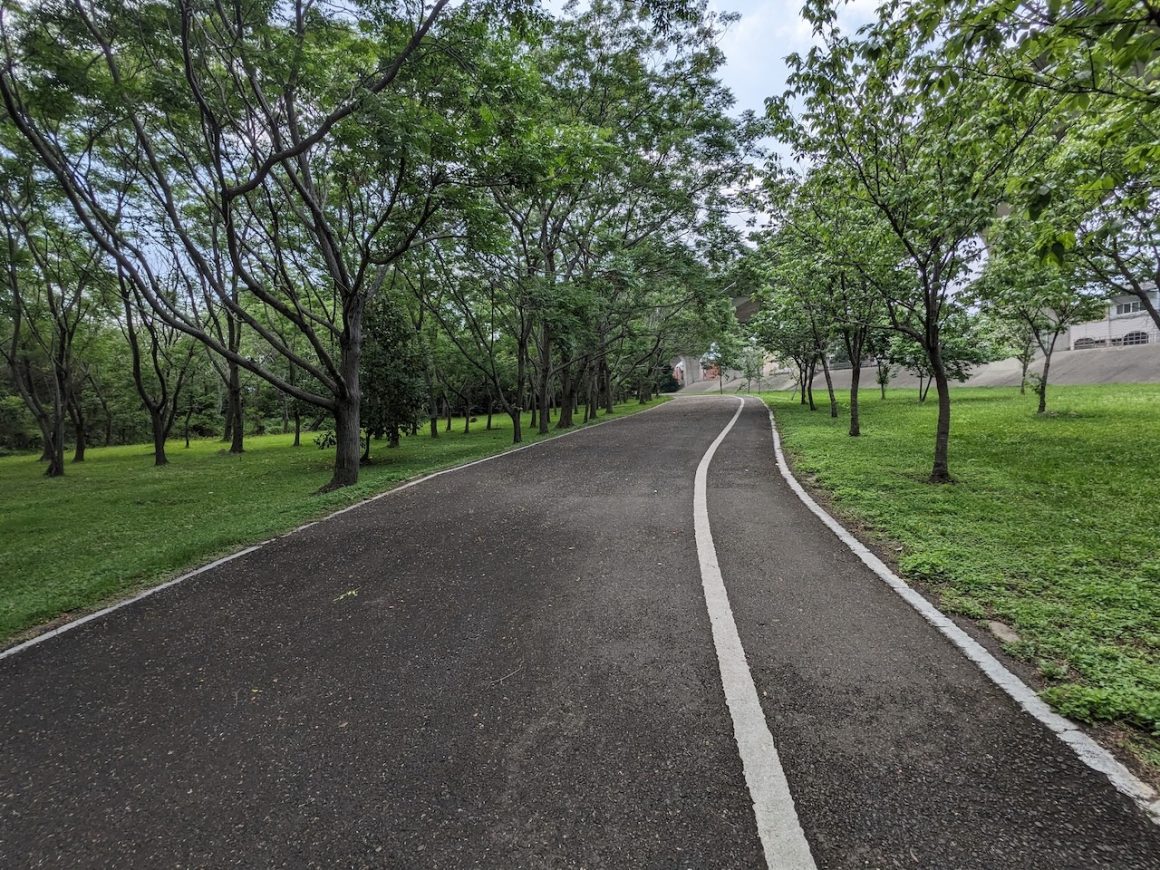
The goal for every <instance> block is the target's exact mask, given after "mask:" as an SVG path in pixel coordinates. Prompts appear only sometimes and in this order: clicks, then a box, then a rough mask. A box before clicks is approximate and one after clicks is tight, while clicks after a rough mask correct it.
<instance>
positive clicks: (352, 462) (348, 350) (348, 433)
mask: <svg viewBox="0 0 1160 870" xmlns="http://www.w3.org/2000/svg"><path fill="white" fill-rule="evenodd" d="M352 308H354V310H352V311H351V312H350V313H349V314H347V322H346V330H345V332H344V334H343V337H342V341H341V343H340V347H341V355H340V358H339V373H340V374H341V375H342V383H341V384H340V385H339V396H338V398H337V401H336V403H335V409H334V437H335V440H336V442H337V444H336V445H335V452H334V476H333V477H332V478H331V479H330V483H328V484H326V486H324V487H323V488H322V490H321V491H322V492H330V491H332V490H335V489H341V488H342V487H344V486H350V485H351V484H354V483H358V472H359V457H360V456H361V454H362V444H361V443H360V442H361V441H362V438H361V437H360V434H361V433H360V427H359V403H360V402H361V401H362V391H361V389H360V384H359V377H358V366H359V358H360V357H361V356H362V309H361V308H357V307H354V306H352Z"/></svg>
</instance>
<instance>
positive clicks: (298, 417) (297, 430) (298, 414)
mask: <svg viewBox="0 0 1160 870" xmlns="http://www.w3.org/2000/svg"><path fill="white" fill-rule="evenodd" d="M292 446H294V447H301V446H302V411H300V410H299V409H298V405H297V403H295V405H294V444H293V445H292Z"/></svg>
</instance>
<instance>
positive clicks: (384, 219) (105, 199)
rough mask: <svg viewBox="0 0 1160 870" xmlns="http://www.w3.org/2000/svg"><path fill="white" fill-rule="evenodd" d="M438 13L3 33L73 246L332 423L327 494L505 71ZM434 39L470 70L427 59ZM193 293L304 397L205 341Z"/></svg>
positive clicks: (13, 86)
mask: <svg viewBox="0 0 1160 870" xmlns="http://www.w3.org/2000/svg"><path fill="white" fill-rule="evenodd" d="M446 7H447V2H446V0H438V2H436V3H435V4H434V5H433V6H432V7H431V8H430V9H428V10H426V11H425V14H424V17H423V18H422V20H421V21H420V22H419V23H418V24H417V25H414V24H411V23H410V22H408V21H407V19H406V17H405V16H404V15H402V14H398V15H386V14H380V13H381V12H382V10H379V9H375V10H372V9H369V8H362V7H359V8H356V9H351V8H347V7H342V8H339V7H337V6H334V7H332V6H329V5H326V4H310V5H307V4H304V3H301V2H296V3H293V4H288V5H282V6H278V5H275V6H254V5H253V4H246V3H244V2H241V0H232V2H226V3H224V4H222V3H201V2H198V0H187V2H183V3H181V4H179V5H178V6H176V7H171V6H168V5H165V4H151V3H147V4H144V5H134V6H124V5H122V4H114V3H111V2H108V0H91V2H86V0H64V2H62V3H61V4H46V5H43V6H38V7H34V8H28V9H21V10H20V11H19V12H17V11H11V12H10V13H9V14H8V15H7V17H6V22H5V33H4V50H5V54H6V57H7V58H8V59H9V62H8V63H6V64H5V65H4V67H3V71H2V73H0V97H2V98H3V101H4V106H5V109H6V111H7V113H8V115H9V117H10V118H11V119H12V121H13V123H14V125H15V126H16V128H17V129H18V130H19V132H20V134H21V135H22V136H23V137H24V138H25V139H26V141H27V142H28V143H29V145H30V147H31V150H32V151H33V153H34V154H35V155H36V158H37V160H38V162H39V163H40V164H41V165H42V166H43V167H44V168H45V169H46V170H47V171H48V172H50V173H51V175H52V177H53V178H54V179H55V183H56V184H57V185H58V186H59V188H60V190H61V191H62V192H63V194H64V195H65V196H66V197H67V199H68V201H69V203H70V205H71V206H72V208H73V210H74V212H75V214H76V216H77V218H78V220H79V222H80V223H81V225H82V226H83V227H84V229H85V231H86V232H87V233H88V234H89V235H90V236H91V238H92V239H93V240H94V241H95V242H96V243H97V244H98V245H99V247H100V249H101V250H102V252H103V254H104V255H105V256H106V257H107V258H108V259H109V260H111V261H113V262H114V263H115V264H116V268H117V271H118V272H119V274H120V275H121V276H122V280H123V281H124V282H125V283H127V284H128V285H130V286H131V287H132V292H133V293H134V295H135V296H136V297H137V298H138V299H140V300H141V301H142V302H143V303H144V304H147V305H148V306H149V307H150V308H152V310H153V311H154V312H155V313H156V315H157V316H158V317H159V318H160V319H161V320H162V321H163V322H164V323H165V324H166V325H167V326H168V327H169V328H172V329H176V330H178V331H180V332H182V333H184V334H186V335H189V336H191V337H193V338H195V339H196V340H197V341H200V342H202V343H203V344H205V345H206V346H207V347H209V348H210V349H211V350H213V351H214V352H215V353H216V354H218V355H219V356H221V357H222V358H224V359H226V360H228V361H230V362H232V363H235V364H236V365H237V366H239V367H241V368H243V369H246V370H248V371H250V372H252V373H253V374H255V375H257V376H259V377H261V378H263V379H264V380H266V381H268V382H269V383H271V384H273V385H274V386H276V387H277V388H278V389H280V390H282V391H284V392H286V393H288V394H289V395H292V396H294V397H295V398H297V399H299V400H302V401H304V402H307V403H310V404H312V405H315V406H317V407H319V408H321V409H324V410H325V411H326V412H328V413H331V414H333V416H334V420H335V429H336V434H337V450H336V456H335V468H334V476H333V478H332V480H331V482H330V484H328V488H334V487H339V486H345V485H348V484H351V483H353V482H355V480H356V479H357V477H358V460H359V453H360V449H359V448H360V444H359V440H360V439H359V430H360V426H359V418H358V413H359V407H360V401H361V393H360V385H359V383H358V372H359V357H360V354H361V349H362V338H363V317H364V312H365V308H366V306H367V304H368V302H369V301H370V300H371V299H372V298H373V296H374V295H375V294H376V293H377V292H378V291H379V289H380V288H381V286H382V285H383V283H384V281H385V279H386V278H387V276H389V274H390V272H391V269H392V267H393V265H394V264H395V263H396V262H397V261H398V260H399V259H400V258H401V257H402V256H403V255H404V254H405V253H406V252H407V250H408V249H410V248H411V247H413V246H415V245H417V244H423V242H424V238H423V232H424V228H425V227H426V226H427V224H428V222H429V221H430V220H431V218H432V216H433V215H434V214H435V213H436V212H437V211H438V210H439V209H440V208H441V207H443V206H444V205H446V204H447V202H448V200H449V199H451V198H453V197H454V193H455V191H456V190H457V189H458V188H457V187H455V186H454V185H452V180H453V176H455V175H456V174H457V173H461V172H462V170H463V168H464V167H467V166H469V165H470V164H471V163H472V159H471V155H470V151H471V149H472V148H474V147H477V146H479V145H481V144H482V143H483V142H484V139H485V138H486V137H484V136H479V135H476V136H463V135H461V131H462V130H463V129H476V128H478V127H479V126H480V125H481V123H483V124H485V122H483V121H482V120H481V118H482V117H483V116H482V113H481V106H483V105H484V104H485V103H486V98H485V97H484V96H483V95H482V94H481V93H480V91H481V88H480V82H481V81H483V80H485V79H486V75H485V74H484V72H480V70H483V71H486V70H490V69H493V68H495V66H496V65H497V64H502V55H503V52H502V50H501V47H500V46H501V44H500V43H498V42H497V41H496V40H492V39H490V36H489V31H488V28H487V27H486V25H485V24H484V23H483V19H481V18H480V15H479V14H475V13H474V10H472V9H464V10H463V11H462V12H461V13H460V14H457V15H455V16H449V15H448V16H445V15H444V11H445V8H446ZM437 24H438V25H439V26H438V27H437V26H436V25H437ZM434 35H438V36H439V37H441V38H443V39H447V40H454V41H455V42H457V44H458V46H459V49H458V51H462V52H467V53H468V54H469V55H472V56H473V57H475V58H476V63H477V64H478V69H477V70H475V71H473V72H471V73H469V72H467V71H466V70H465V69H464V67H463V66H461V65H459V64H458V63H457V62H456V61H455V60H453V59H452V58H454V57H456V56H457V54H451V53H444V52H421V51H420V47H421V46H422V45H424V44H425V41H426V40H427V39H428V37H429V36H434ZM43 45H52V46H53V47H54V48H53V50H52V51H40V50H39V47H40V46H43ZM483 46H486V51H487V52H494V53H495V58H496V59H495V60H491V56H490V55H486V54H483V53H481V54H476V52H477V51H479V50H480V49H481V48H482V47H483ZM17 59H18V60H17ZM60 80H67V81H69V82H72V83H73V84H74V85H75V87H74V88H73V89H72V92H71V93H70V94H69V95H68V96H67V97H63V98H62V97H61V96H60V95H59V89H56V86H55V83H56V82H58V81H60ZM90 168H95V171H90ZM235 279H236V280H237V282H239V287H238V288H237V292H235V287H234V284H233V282H234V280H235ZM175 284H178V285H181V286H183V287H184V289H185V291H186V292H185V293H184V294H180V293H173V292H171V290H172V288H173V286H174V285H175ZM198 293H199V294H200V295H201V297H202V299H203V305H202V308H205V309H212V310H214V311H224V312H226V313H227V315H228V317H229V318H233V319H234V320H236V322H237V323H239V324H244V325H245V327H246V329H247V330H248V331H251V332H253V333H254V334H256V335H257V336H258V337H260V339H261V340H262V342H263V343H264V344H265V345H266V346H268V347H269V348H270V349H271V350H272V351H273V352H274V353H275V354H277V355H279V356H281V357H283V358H284V359H285V360H287V361H288V362H289V363H290V364H291V365H292V366H293V367H294V368H296V369H298V370H301V371H302V372H303V373H305V374H306V375H308V379H304V380H305V381H306V383H309V384H312V385H314V386H316V387H317V388H318V389H317V390H311V389H308V388H307V387H306V386H304V384H303V382H298V383H290V382H289V380H288V379H286V378H285V377H284V375H283V369H282V367H281V366H270V365H262V364H260V363H259V362H257V359H259V358H261V357H262V356H265V355H264V354H262V355H251V354H245V353H242V352H241V350H240V349H238V348H235V347H231V341H230V340H228V339H227V340H226V341H222V340H220V339H221V337H220V335H219V334H216V333H215V331H214V330H213V329H209V328H207V327H206V324H205V322H204V321H202V320H201V319H200V318H199V317H198V316H197V311H196V310H195V307H194V305H193V301H192V299H191V298H190V297H191V296H193V295H194V294H198ZM272 318H276V319H278V320H279V321H280V322H281V323H283V324H287V325H289V327H290V329H291V330H292V331H293V333H294V334H295V335H298V336H301V339H302V340H301V342H295V343H288V342H287V341H285V340H283V338H282V337H281V336H280V334H279V330H276V329H275V328H273V327H272V325H271V319H272Z"/></svg>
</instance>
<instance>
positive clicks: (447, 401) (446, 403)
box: [443, 399, 451, 432]
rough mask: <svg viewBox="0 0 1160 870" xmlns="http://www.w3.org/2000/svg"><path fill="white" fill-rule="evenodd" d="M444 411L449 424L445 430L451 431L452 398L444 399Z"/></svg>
mask: <svg viewBox="0 0 1160 870" xmlns="http://www.w3.org/2000/svg"><path fill="white" fill-rule="evenodd" d="M443 412H444V413H445V414H446V415H447V425H446V427H445V428H444V430H443V431H445V432H450V431H451V400H450V399H444V400H443Z"/></svg>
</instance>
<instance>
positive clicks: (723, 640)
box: [693, 397, 817, 870]
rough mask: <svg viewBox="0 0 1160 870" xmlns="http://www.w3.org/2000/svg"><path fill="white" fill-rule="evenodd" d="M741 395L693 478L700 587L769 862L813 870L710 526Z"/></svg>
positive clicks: (788, 869)
mask: <svg viewBox="0 0 1160 870" xmlns="http://www.w3.org/2000/svg"><path fill="white" fill-rule="evenodd" d="M737 398H740V403H739V404H738V407H737V413H736V414H734V415H733V419H732V420H730V421H729V423H728V425H726V427H725V428H724V429H722V430H721V434H720V435H718V436H717V439H716V440H715V441H714V442H713V443H712V444H710V445H709V449H708V450H706V451H705V455H704V456H702V457H701V462H700V464H699V465H698V466H697V473H696V477H695V478H694V482H693V524H694V530H695V533H696V540H697V556H698V558H699V560H700V563H701V586H702V588H703V589H704V591H705V606H706V607H707V608H708V610H709V622H710V625H711V626H712V629H713V646H714V648H715V649H716V651H717V663H718V665H719V666H720V668H721V685H722V687H723V688H724V689H725V702H726V704H727V705H728V706H729V715H730V717H731V718H732V719H733V736H734V738H735V739H736V741H737V751H738V753H739V754H740V756H741V766H742V768H743V769H744V771H745V782H746V785H748V786H749V795H750V797H752V798H753V813H754V815H755V816H756V817H757V834H758V836H759V837H760V838H761V848H762V850H763V851H764V853H765V863H766V865H767V866H768V867H769V868H770V870H814V868H816V866H817V865H815V864H814V859H813V856H812V855H811V854H810V846H809V843H808V842H806V837H805V833H804V832H803V831H802V828H801V823H800V822H799V821H798V817H797V812H796V810H795V809H794V803H793V795H791V794H790V791H789V783H787V782H786V779H785V772H784V771H783V770H782V769H781V761H780V759H779V758H778V755H777V747H775V746H774V744H773V735H772V734H770V732H769V724H768V723H767V722H766V721H765V714H764V713H763V712H762V709H761V701H760V700H758V697H757V687H756V686H754V684H753V674H752V673H750V671H749V665H748V663H747V662H746V659H745V650H744V648H742V646H741V637H740V636H739V635H738V633H737V623H736V622H734V621H733V609H732V608H731V607H730V606H729V594H728V592H726V590H725V581H724V580H723V579H722V577H721V567H720V566H719V565H718V564H717V549H716V547H714V545H713V533H712V530H711V529H710V527H709V506H708V500H707V497H706V483H707V480H708V476H709V463H710V462H711V461H712V460H713V455H714V454H715V453H716V452H717V448H718V447H719V446H720V445H721V442H722V441H724V440H725V436H726V435H728V434H729V431H730V430H731V429H732V428H733V424H734V423H736V422H737V418H738V417H740V416H741V412H742V411H743V410H744V409H745V399H744V398H741V397H737Z"/></svg>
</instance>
